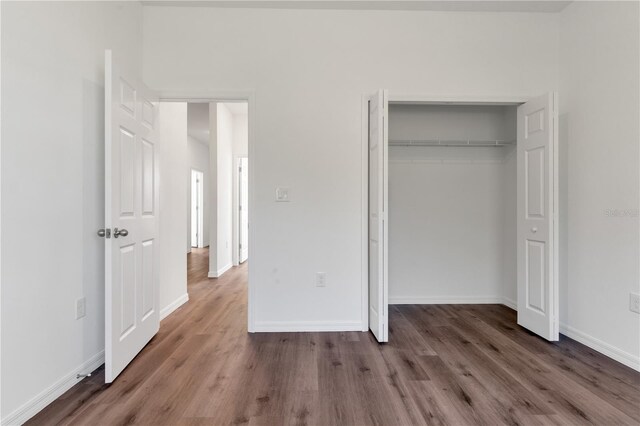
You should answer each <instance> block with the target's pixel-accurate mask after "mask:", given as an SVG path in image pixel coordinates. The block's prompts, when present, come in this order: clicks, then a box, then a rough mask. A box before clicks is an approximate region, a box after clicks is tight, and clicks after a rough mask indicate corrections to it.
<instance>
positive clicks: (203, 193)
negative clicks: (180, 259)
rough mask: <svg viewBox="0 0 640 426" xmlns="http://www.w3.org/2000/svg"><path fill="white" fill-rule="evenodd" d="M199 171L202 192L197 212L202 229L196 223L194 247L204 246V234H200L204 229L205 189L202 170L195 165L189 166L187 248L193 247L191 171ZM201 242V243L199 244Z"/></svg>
mask: <svg viewBox="0 0 640 426" xmlns="http://www.w3.org/2000/svg"><path fill="white" fill-rule="evenodd" d="M194 172H196V173H199V174H200V175H201V176H202V189H201V190H200V191H201V192H202V200H201V203H202V205H201V206H200V209H199V212H198V221H199V222H200V218H202V229H200V224H198V239H197V241H196V248H203V247H204V236H203V235H201V234H202V232H203V230H204V197H205V191H204V172H203V171H202V170H199V169H196V168H195V167H191V174H190V176H189V179H190V180H189V187H190V188H191V191H189V205H190V208H191V215H190V217H189V250H191V249H192V248H193V245H192V244H193V242H192V241H191V229H192V227H193V220H191V219H192V218H191V216H193V188H192V187H191V185H192V184H193V173H194ZM201 242H202V245H201Z"/></svg>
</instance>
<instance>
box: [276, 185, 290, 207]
mask: <svg viewBox="0 0 640 426" xmlns="http://www.w3.org/2000/svg"><path fill="white" fill-rule="evenodd" d="M276 201H277V202H279V203H286V202H288V201H289V188H286V187H283V186H279V187H277V188H276Z"/></svg>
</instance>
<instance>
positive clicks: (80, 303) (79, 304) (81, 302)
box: [76, 297, 87, 319]
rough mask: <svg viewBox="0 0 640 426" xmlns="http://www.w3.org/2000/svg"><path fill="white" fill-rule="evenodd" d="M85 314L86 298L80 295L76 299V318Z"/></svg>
mask: <svg viewBox="0 0 640 426" xmlns="http://www.w3.org/2000/svg"><path fill="white" fill-rule="evenodd" d="M86 314H87V299H85V298H84V297H81V298H80V299H78V300H76V319H80V318H82V317H84V316H85V315H86Z"/></svg>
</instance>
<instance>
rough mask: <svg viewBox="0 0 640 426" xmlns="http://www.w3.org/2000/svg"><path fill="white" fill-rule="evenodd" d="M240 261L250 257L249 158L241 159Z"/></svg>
mask: <svg viewBox="0 0 640 426" xmlns="http://www.w3.org/2000/svg"><path fill="white" fill-rule="evenodd" d="M239 240H240V263H243V262H245V261H246V260H247V259H248V258H249V159H248V158H246V157H244V158H241V159H240V238H239Z"/></svg>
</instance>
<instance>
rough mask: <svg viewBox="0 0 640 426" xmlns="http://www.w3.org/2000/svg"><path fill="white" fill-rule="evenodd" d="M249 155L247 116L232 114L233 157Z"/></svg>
mask: <svg viewBox="0 0 640 426" xmlns="http://www.w3.org/2000/svg"><path fill="white" fill-rule="evenodd" d="M248 156H249V116H248V115H247V114H233V157H234V158H238V157H248Z"/></svg>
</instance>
